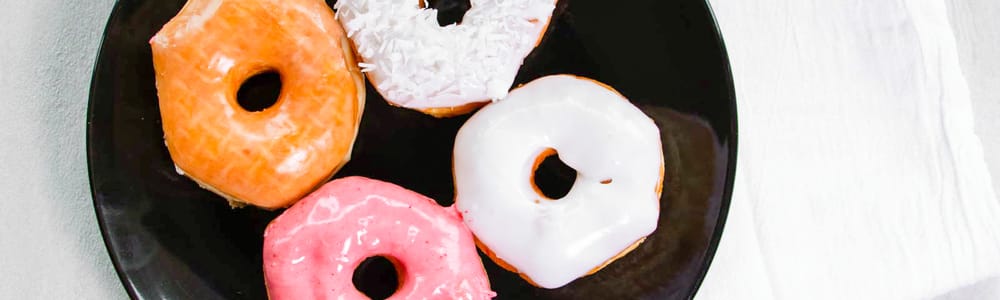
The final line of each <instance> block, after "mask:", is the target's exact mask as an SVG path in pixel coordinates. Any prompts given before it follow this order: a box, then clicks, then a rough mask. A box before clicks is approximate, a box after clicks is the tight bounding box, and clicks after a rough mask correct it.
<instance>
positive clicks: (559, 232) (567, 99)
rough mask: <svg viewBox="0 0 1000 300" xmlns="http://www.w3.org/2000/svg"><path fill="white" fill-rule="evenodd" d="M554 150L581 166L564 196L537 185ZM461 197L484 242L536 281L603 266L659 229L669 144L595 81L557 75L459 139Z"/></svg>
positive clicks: (552, 284) (557, 280) (492, 110)
mask: <svg viewBox="0 0 1000 300" xmlns="http://www.w3.org/2000/svg"><path fill="white" fill-rule="evenodd" d="M552 149H554V150H555V151H557V152H558V154H559V158H560V159H561V160H562V161H563V162H565V163H566V165H568V166H570V167H572V168H573V169H575V170H576V171H577V178H576V181H575V182H574V185H573V187H572V189H571V190H570V191H569V193H568V194H566V196H565V197H563V198H561V199H558V200H551V199H548V198H546V197H545V196H544V195H542V194H540V193H539V192H538V191H537V190H536V189H535V187H534V184H533V182H532V181H533V179H532V177H533V176H532V174H533V173H534V169H535V168H537V163H538V162H537V161H539V159H538V158H539V156H540V155H546V153H547V152H551V150H552ZM454 154H455V158H454V159H455V161H454V163H455V165H454V167H455V170H454V171H455V191H456V199H455V202H456V204H457V207H458V209H459V212H460V213H462V215H463V218H464V220H465V223H466V225H468V226H469V228H470V229H471V230H472V232H473V233H474V234H475V235H476V238H477V239H478V241H479V243H480V247H481V248H482V249H483V251H484V252H486V253H487V254H488V255H489V256H490V257H491V258H493V259H494V260H495V261H497V263H498V264H500V265H501V266H504V267H505V268H507V269H509V270H511V271H514V272H517V273H520V274H521V276H522V277H525V279H527V280H529V281H530V282H532V283H533V284H535V285H537V286H540V287H544V288H557V287H560V286H563V285H565V284H567V283H569V282H571V281H573V280H574V279H576V278H579V277H582V276H586V275H587V274H590V273H593V272H596V271H597V270H599V269H600V268H602V267H603V266H605V265H607V264H608V263H610V262H611V261H612V260H614V259H616V258H618V257H620V256H622V255H624V254H625V253H627V252H628V251H631V249H633V248H634V247H635V246H637V245H638V243H640V242H641V241H642V240H643V239H644V238H645V237H646V236H647V235H649V234H650V233H652V232H653V230H655V229H656V224H657V219H658V217H659V197H660V189H661V187H662V185H661V184H662V182H663V181H662V177H663V150H662V148H661V144H660V134H659V129H658V128H657V126H656V124H655V123H653V121H652V120H651V119H650V118H649V117H647V116H646V115H645V114H643V113H642V111H640V110H639V109H638V108H636V107H635V106H633V105H632V104H631V103H630V102H629V101H628V100H627V99H625V98H624V97H623V96H622V95H620V94H618V93H617V92H615V91H614V90H613V89H611V88H610V87H607V86H606V85H603V84H600V83H597V82H595V81H593V80H589V79H584V78H579V77H574V76H567V75H556V76H549V77H544V78H541V79H537V80H535V81H532V82H530V83H528V84H526V85H524V86H522V87H519V88H517V89H514V90H513V91H511V92H510V95H509V96H508V97H507V98H505V99H504V100H502V101H499V102H496V103H493V104H490V105H487V106H486V107H484V108H483V109H482V110H480V111H479V112H477V113H476V114H475V115H473V116H472V118H471V119H469V121H468V122H466V123H465V125H464V126H462V128H461V129H460V130H459V132H458V136H457V138H456V141H455V153H454Z"/></svg>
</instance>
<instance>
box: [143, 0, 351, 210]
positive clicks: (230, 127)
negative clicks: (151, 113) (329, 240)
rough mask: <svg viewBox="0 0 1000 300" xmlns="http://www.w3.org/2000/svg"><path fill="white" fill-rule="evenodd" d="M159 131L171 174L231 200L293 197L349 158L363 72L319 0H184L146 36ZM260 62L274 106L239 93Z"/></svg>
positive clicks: (277, 202) (286, 200)
mask: <svg viewBox="0 0 1000 300" xmlns="http://www.w3.org/2000/svg"><path fill="white" fill-rule="evenodd" d="M150 44H151V47H152V52H153V65H154V67H155V71H156V86H157V92H158V96H159V106H160V113H161V116H162V120H163V131H164V138H165V140H166V145H167V149H168V150H169V152H170V156H171V158H172V159H173V161H174V163H175V164H176V168H177V170H178V173H181V174H185V175H187V176H189V177H190V178H192V179H193V180H195V181H196V182H198V183H199V184H200V185H202V186H204V187H206V188H207V189H209V190H212V191H213V192H216V193H218V194H220V195H222V196H224V197H226V198H229V199H230V200H234V201H238V202H247V203H250V204H253V205H257V206H260V207H264V208H269V209H273V208H279V207H285V206H288V205H290V204H292V203H293V202H294V201H295V200H298V199H300V198H302V197H303V196H305V195H306V194H307V193H308V192H310V191H311V190H312V189H313V188H315V187H316V186H317V185H319V184H320V183H322V182H324V181H325V180H326V179H328V178H329V177H330V175H332V174H333V173H334V172H335V171H336V170H337V169H338V168H339V167H340V166H342V165H343V164H344V163H345V162H346V161H347V160H348V158H349V157H350V152H351V148H352V145H353V142H354V138H355V135H356V133H357V128H358V124H359V122H360V120H361V110H362V109H363V107H364V105H363V101H364V86H363V78H362V77H361V73H360V70H359V69H357V66H356V62H355V60H354V58H353V52H352V49H351V47H350V45H349V44H350V43H349V40H348V39H347V37H346V34H345V33H344V31H343V29H342V28H341V27H340V24H339V23H338V22H337V21H336V20H335V19H334V16H333V12H332V11H330V9H329V7H327V6H326V4H325V3H324V2H323V1H318V0H244V1H236V0H191V1H188V2H187V3H186V4H185V6H184V8H183V9H182V10H181V11H180V13H178V14H177V15H176V16H175V17H174V18H172V19H171V20H170V21H169V22H168V23H167V24H166V25H164V26H163V28H162V29H161V30H160V31H159V32H158V33H157V34H156V35H155V36H154V37H153V38H152V39H151V40H150ZM268 70H273V71H276V72H278V73H279V74H280V76H281V80H282V91H281V95H280V96H279V98H278V100H277V103H275V104H274V106H272V107H270V108H267V109H265V110H263V111H259V112H250V111H246V110H244V109H243V108H241V107H240V106H239V104H238V103H237V100H236V91H237V90H238V89H239V87H240V85H241V84H242V83H243V81H244V80H246V79H247V78H249V77H251V76H253V75H255V74H258V73H261V72H264V71H268Z"/></svg>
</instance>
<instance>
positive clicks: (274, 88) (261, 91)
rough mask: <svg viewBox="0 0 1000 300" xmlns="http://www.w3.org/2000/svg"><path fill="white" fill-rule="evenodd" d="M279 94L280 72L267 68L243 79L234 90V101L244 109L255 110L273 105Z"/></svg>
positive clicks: (276, 101)
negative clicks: (236, 89) (238, 87)
mask: <svg viewBox="0 0 1000 300" xmlns="http://www.w3.org/2000/svg"><path fill="white" fill-rule="evenodd" d="M280 95H281V74H278V72H277V71H275V70H267V71H264V72H261V73H257V74H256V75H253V76H250V78H247V80H245V81H243V84H241V85H240V89H239V90H238V91H237V92H236V103H239V104H240V107H242V108H243V109H244V110H246V111H249V112H257V111H262V110H265V109H267V108H269V107H271V106H274V104H275V103H278V96H280Z"/></svg>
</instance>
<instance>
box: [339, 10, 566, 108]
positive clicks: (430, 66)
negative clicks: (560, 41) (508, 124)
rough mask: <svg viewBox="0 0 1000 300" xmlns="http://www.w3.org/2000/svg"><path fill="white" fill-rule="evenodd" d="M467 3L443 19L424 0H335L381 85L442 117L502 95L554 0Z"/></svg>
mask: <svg viewBox="0 0 1000 300" xmlns="http://www.w3.org/2000/svg"><path fill="white" fill-rule="evenodd" d="M470 3H471V4H472V7H471V8H470V9H469V10H468V11H467V12H466V14H465V17H464V18H463V19H462V21H461V22H460V23H459V24H457V25H455V24H453V25H448V26H443V27H442V26H440V25H439V24H438V21H437V11H436V10H434V9H428V8H426V7H427V5H426V3H425V2H424V0H409V1H402V0H398V1H373V0H341V1H337V4H336V5H335V6H334V7H335V8H336V9H337V18H338V19H339V20H340V21H341V23H342V24H344V28H345V29H346V30H347V32H348V36H349V37H350V38H351V39H352V40H353V41H354V44H355V47H357V52H358V54H360V56H361V58H362V59H361V60H362V63H361V64H360V65H361V67H362V71H363V72H367V73H368V76H369V78H370V79H371V82H372V84H373V85H374V86H375V88H376V89H377V90H378V91H379V93H381V94H382V96H383V97H385V98H386V100H387V101H389V102H390V103H392V104H394V105H398V106H402V107H406V108H411V109H416V110H419V111H422V112H425V113H428V114H431V115H435V116H439V117H443V116H454V115H459V114H463V113H467V112H469V111H471V110H472V109H474V108H476V107H479V106H480V105H482V104H484V103H485V102H488V101H489V100H495V99H500V98H503V97H504V96H506V95H507V92H508V91H509V89H510V86H511V85H512V84H513V82H514V77H515V76H516V75H517V71H518V69H520V66H521V64H522V62H523V61H524V57H525V56H527V55H528V53H530V52H531V50H532V49H534V47H535V46H536V45H537V44H538V42H539V41H540V40H541V36H542V34H543V33H544V31H545V28H546V27H547V26H548V22H549V19H550V17H551V16H552V11H553V10H554V9H555V4H556V0H506V1H496V0H472V1H471V2H470Z"/></svg>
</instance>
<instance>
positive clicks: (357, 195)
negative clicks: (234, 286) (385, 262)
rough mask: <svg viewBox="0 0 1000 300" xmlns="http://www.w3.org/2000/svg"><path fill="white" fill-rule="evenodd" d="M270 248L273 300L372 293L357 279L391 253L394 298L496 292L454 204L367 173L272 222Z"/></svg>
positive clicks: (325, 189)
mask: <svg viewBox="0 0 1000 300" xmlns="http://www.w3.org/2000/svg"><path fill="white" fill-rule="evenodd" d="M263 255H264V278H265V283H266V285H267V291H268V292H267V293H268V296H269V297H270V299H272V300H279V299H365V296H364V295H363V294H362V293H360V292H359V291H357V290H356V289H355V288H354V285H353V284H352V278H353V274H354V270H355V268H357V267H358V265H359V264H360V263H361V262H362V261H364V260H365V259H366V258H368V257H372V256H383V257H386V258H388V259H389V261H391V262H392V263H393V265H394V266H395V268H396V271H397V273H398V274H399V279H400V286H399V288H398V289H397V290H396V292H395V294H393V296H392V297H390V299H490V298H492V297H494V296H496V293H494V292H493V291H491V290H490V284H489V278H488V277H487V275H486V271H485V270H484V269H483V264H482V262H481V261H480V259H479V254H478V253H477V252H476V246H475V242H474V238H473V236H472V233H471V232H469V230H468V228H466V227H465V225H464V224H462V220H461V218H460V217H459V215H458V213H457V212H456V211H455V210H454V208H453V207H449V208H444V207H441V206H438V205H437V203H435V202H434V200H431V199H430V198H427V197H424V196H422V195H420V194H417V193H415V192H412V191H409V190H406V189H404V188H402V187H399V186H397V185H394V184H391V183H386V182H382V181H378V180H373V179H368V178H364V177H347V178H343V179H337V180H334V181H331V182H330V183H327V184H325V185H323V186H322V187H321V188H320V189H318V190H316V191H315V192H313V193H312V194H310V195H309V196H307V197H305V198H304V199H302V200H301V201H299V202H298V203H296V204H295V205H293V206H292V207H291V208H289V209H288V210H286V211H285V212H284V213H282V214H281V215H280V216H278V217H277V218H276V219H274V220H273V221H271V223H270V224H268V226H267V229H266V230H265V231H264V252H263ZM340 297H343V298H340Z"/></svg>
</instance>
